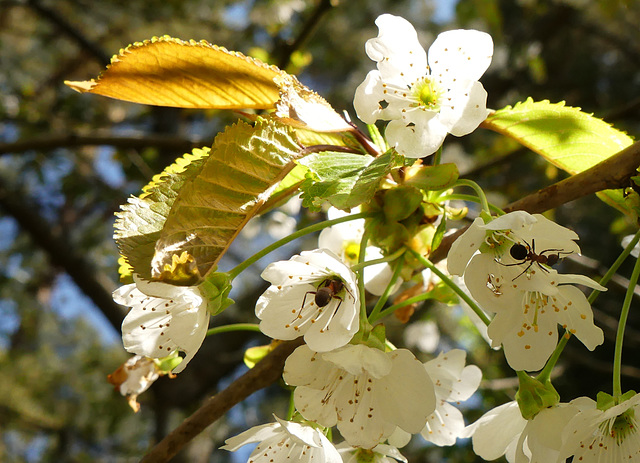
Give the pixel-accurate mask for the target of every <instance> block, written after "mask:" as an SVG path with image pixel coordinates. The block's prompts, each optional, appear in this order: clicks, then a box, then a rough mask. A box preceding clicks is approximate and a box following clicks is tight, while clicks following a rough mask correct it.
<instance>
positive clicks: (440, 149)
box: [433, 145, 442, 166]
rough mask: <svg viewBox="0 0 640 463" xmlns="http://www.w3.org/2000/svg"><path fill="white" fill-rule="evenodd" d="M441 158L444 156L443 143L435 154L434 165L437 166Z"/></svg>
mask: <svg viewBox="0 0 640 463" xmlns="http://www.w3.org/2000/svg"><path fill="white" fill-rule="evenodd" d="M441 158H442V145H440V148H438V150H437V151H436V152H435V153H434V155H433V165H434V166H437V165H438V164H440V159H441Z"/></svg>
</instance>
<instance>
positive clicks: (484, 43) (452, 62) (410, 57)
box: [353, 14, 493, 158]
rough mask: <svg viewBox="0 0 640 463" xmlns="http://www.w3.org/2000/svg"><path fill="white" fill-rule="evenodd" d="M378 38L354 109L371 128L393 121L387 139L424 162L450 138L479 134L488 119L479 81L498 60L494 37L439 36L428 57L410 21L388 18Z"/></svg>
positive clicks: (381, 21) (381, 20)
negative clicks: (372, 67)
mask: <svg viewBox="0 0 640 463" xmlns="http://www.w3.org/2000/svg"><path fill="white" fill-rule="evenodd" d="M376 25H377V26H378V29H379V33H378V37H376V38H373V39H370V40H368V41H367V43H366V47H365V48H366V52H367V55H368V56H369V58H371V59H372V60H373V61H375V62H376V63H377V67H378V70H376V71H371V72H369V74H368V75H367V77H366V78H365V81H364V82H363V83H362V84H360V86H359V87H358V88H357V89H356V94H355V98H354V102H353V104H354V107H355V109H356V112H357V114H358V117H359V118H360V119H361V120H362V121H363V122H365V123H367V124H373V123H374V122H375V121H376V120H379V119H382V120H389V121H391V122H389V125H388V126H387V129H386V132H385V135H386V138H387V141H388V142H389V143H390V144H391V145H392V146H394V147H395V148H396V150H397V151H398V152H399V153H401V154H404V155H405V156H408V157H413V158H419V157H423V156H428V155H430V154H432V153H434V152H435V151H436V150H437V149H438V148H439V147H440V145H442V142H443V141H444V138H445V137H446V135H447V133H451V134H452V135H455V136H457V137H460V136H463V135H467V134H469V133H471V132H472V131H474V130H475V129H476V128H477V127H478V125H480V123H481V122H482V121H484V120H485V119H486V117H487V115H488V114H489V112H488V111H487V107H486V102H487V92H486V91H485V89H484V87H483V86H482V84H481V83H480V82H478V79H479V78H480V77H481V76H482V74H484V72H485V71H486V70H487V68H488V67H489V64H490V63H491V58H492V56H493V41H492V39H491V36H490V35H488V34H486V33H484V32H479V31H475V30H463V29H459V30H453V31H447V32H443V33H442V34H440V35H439V36H438V37H437V38H436V40H435V42H434V43H433V44H432V45H431V47H430V48H429V54H428V58H427V54H426V53H425V51H424V49H423V48H422V46H421V45H420V42H419V41H418V35H417V33H416V31H415V29H414V28H413V26H412V25H411V23H409V22H408V21H407V20H405V19H403V18H401V17H398V16H392V15H390V14H384V15H381V16H379V17H378V18H377V19H376Z"/></svg>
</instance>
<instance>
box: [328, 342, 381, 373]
mask: <svg viewBox="0 0 640 463" xmlns="http://www.w3.org/2000/svg"><path fill="white" fill-rule="evenodd" d="M322 358H323V359H324V360H326V361H328V362H331V363H333V364H335V365H336V366H338V367H339V368H341V369H343V370H345V371H347V372H349V373H350V374H352V375H360V374H362V373H365V372H366V373H369V374H370V375H371V376H373V377H374V378H381V377H383V376H386V375H388V374H390V372H391V369H392V361H391V358H389V357H388V356H387V355H386V354H385V353H384V352H382V351H381V350H379V349H374V348H372V347H367V346H365V345H364V344H357V345H347V346H345V347H343V348H341V349H336V350H334V351H332V352H327V353H325V354H322Z"/></svg>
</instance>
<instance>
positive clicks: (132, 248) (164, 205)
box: [114, 148, 210, 279]
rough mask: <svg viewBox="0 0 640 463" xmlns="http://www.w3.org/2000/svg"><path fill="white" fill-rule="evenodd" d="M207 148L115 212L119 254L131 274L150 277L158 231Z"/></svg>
mask: <svg viewBox="0 0 640 463" xmlns="http://www.w3.org/2000/svg"><path fill="white" fill-rule="evenodd" d="M209 152H210V150H209V148H203V149H194V150H193V152H192V153H188V154H185V155H184V156H183V157H181V158H178V159H177V160H176V161H175V162H174V163H173V164H171V165H170V166H169V167H167V168H166V169H165V170H164V171H163V172H162V173H160V174H158V175H155V176H154V177H153V180H152V181H151V182H150V183H149V184H148V185H146V186H145V187H144V188H143V189H142V194H141V195H140V196H139V197H135V196H132V197H131V198H129V200H128V202H127V204H125V205H124V206H122V207H121V209H122V211H121V212H119V213H117V214H116V216H117V219H116V223H115V232H114V238H115V240H116V242H117V243H118V246H119V247H120V253H121V254H122V256H123V257H124V259H125V261H126V263H127V264H129V265H130V266H131V267H132V268H133V273H137V274H139V275H140V276H141V277H143V278H145V279H150V278H151V259H152V257H153V254H154V252H155V244H156V241H157V240H158V238H159V237H160V231H161V230H162V227H163V226H164V223H165V221H166V219H167V217H168V216H169V212H170V210H171V207H172V206H173V203H174V201H175V200H176V198H177V197H178V191H179V190H180V189H181V188H182V186H183V185H184V183H185V182H186V181H187V180H188V179H189V178H191V177H193V176H195V175H196V174H197V173H198V172H199V170H200V168H201V167H202V162H203V160H204V159H205V158H206V157H207V156H209Z"/></svg>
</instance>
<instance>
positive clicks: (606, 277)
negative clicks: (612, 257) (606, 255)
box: [588, 230, 640, 304]
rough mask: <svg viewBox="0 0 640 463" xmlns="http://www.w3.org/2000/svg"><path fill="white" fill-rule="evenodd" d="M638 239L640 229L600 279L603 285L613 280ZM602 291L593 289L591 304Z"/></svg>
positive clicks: (639, 238)
mask: <svg viewBox="0 0 640 463" xmlns="http://www.w3.org/2000/svg"><path fill="white" fill-rule="evenodd" d="M638 241H640V230H638V231H637V232H636V234H635V236H634V237H633V239H632V240H631V242H630V243H629V244H628V245H627V247H626V248H624V251H622V254H620V255H619V256H618V258H617V259H616V261H615V262H614V263H613V264H612V265H611V268H609V270H607V273H605V274H604V276H603V277H602V278H601V279H600V284H601V285H602V286H605V285H606V284H607V283H609V280H611V278H612V277H613V275H615V273H616V271H617V270H618V268H619V267H620V265H622V262H624V260H625V259H626V258H627V257H628V256H629V254H631V251H632V250H633V248H635V247H636V244H638ZM600 293H601V291H598V290H597V289H594V290H593V291H591V294H589V298H588V300H589V304H593V302H594V301H595V300H596V298H597V297H598V295H599V294H600Z"/></svg>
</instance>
